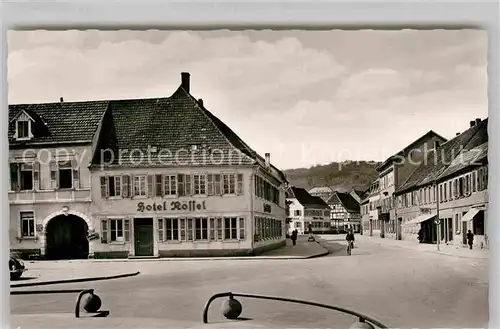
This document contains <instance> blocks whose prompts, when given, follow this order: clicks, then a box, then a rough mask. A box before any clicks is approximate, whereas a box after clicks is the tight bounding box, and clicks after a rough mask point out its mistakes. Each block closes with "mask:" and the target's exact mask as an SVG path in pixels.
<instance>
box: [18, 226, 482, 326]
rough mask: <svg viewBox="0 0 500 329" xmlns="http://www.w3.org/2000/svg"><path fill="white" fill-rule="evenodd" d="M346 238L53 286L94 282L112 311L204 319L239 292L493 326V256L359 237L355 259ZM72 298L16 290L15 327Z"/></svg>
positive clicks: (261, 317) (338, 317)
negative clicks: (304, 252) (282, 253)
mask: <svg viewBox="0 0 500 329" xmlns="http://www.w3.org/2000/svg"><path fill="white" fill-rule="evenodd" d="M342 240H343V236H334V237H331V239H330V240H329V241H326V240H324V241H323V242H322V244H323V245H324V246H326V247H327V248H328V249H329V250H330V251H331V252H332V253H331V254H330V255H329V256H326V257H321V258H314V259H305V260H220V261H182V262H168V261H167V262H165V261H163V262H162V261H158V262H121V263H118V262H117V263H115V262H102V263H91V264H92V268H94V269H95V271H98V269H99V268H101V269H102V271H103V272H104V271H106V269H107V268H108V267H112V268H115V271H116V270H117V269H118V268H119V269H120V270H122V271H127V272H133V271H141V274H140V275H139V276H137V277H131V278H124V279H117V280H111V281H101V282H87V283H79V284H64V285H58V286H57V287H55V286H54V287H51V289H52V288H53V289H62V288H73V289H74V288H95V289H96V292H97V293H98V294H99V295H100V296H101V297H102V298H103V302H104V305H103V308H105V309H109V310H111V315H110V316H111V317H133V318H155V319H161V318H168V319H170V320H174V321H181V320H182V321H195V322H199V321H201V313H202V310H203V306H204V304H205V302H206V301H207V300H208V298H209V297H210V296H211V295H212V294H215V293H218V292H226V291H233V292H241V293H255V294H265V295H274V296H282V297H290V298H299V299H305V300H310V301H316V302H322V303H327V304H333V305H338V306H342V307H347V308H352V309H354V310H356V311H359V312H361V313H364V314H366V315H368V316H372V317H374V318H376V319H378V320H379V321H381V322H383V323H385V324H387V325H388V326H389V327H391V328H431V327H433V328H445V327H446V328H458V327H460V328H464V327H469V328H485V327H487V325H488V266H487V259H480V258H479V259H465V258H460V257H444V256H441V255H437V254H433V253H427V252H421V251H417V250H410V249H402V248H394V247H387V246H384V245H381V244H379V243H376V242H373V241H371V240H369V239H358V240H360V241H357V243H356V246H355V249H354V250H353V254H352V256H350V257H347V256H346V255H345V249H344V245H345V243H344V242H343V241H342ZM365 240H366V241H365ZM47 264H49V263H47ZM41 288H44V289H46V288H47V287H41ZM74 298H75V296H74V295H38V296H37V295H33V296H12V297H11V310H12V313H13V314H14V316H13V318H12V320H13V324H15V323H16V315H19V314H27V313H60V312H71V310H72V308H73V306H72V305H73V303H74ZM173 301H175V302H173ZM241 301H242V303H243V307H244V310H243V314H242V316H244V317H246V318H251V319H254V320H255V321H258V322H260V323H269V324H272V325H274V326H276V325H278V326H279V327H282V328H299V327H301V328H333V327H335V328H348V327H349V326H350V325H351V324H352V322H353V321H354V320H355V319H353V318H352V317H351V316H347V315H342V314H339V313H336V312H331V311H326V310H322V309H316V308H312V307H308V306H300V305H294V304H287V303H279V302H274V301H259V300H257V301H256V300H248V299H241ZM219 305H220V304H217V302H216V304H215V305H214V306H213V310H212V312H211V314H210V317H211V319H212V320H213V321H218V320H221V315H220V314H219V311H218V308H219Z"/></svg>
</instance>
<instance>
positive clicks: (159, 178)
mask: <svg viewBox="0 0 500 329" xmlns="http://www.w3.org/2000/svg"><path fill="white" fill-rule="evenodd" d="M164 186H165V184H164V182H163V175H155V196H160V197H161V196H163V195H164V194H165V191H163V189H164Z"/></svg>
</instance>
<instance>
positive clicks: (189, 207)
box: [137, 200, 207, 212]
mask: <svg viewBox="0 0 500 329" xmlns="http://www.w3.org/2000/svg"><path fill="white" fill-rule="evenodd" d="M206 209H207V207H206V204H205V200H203V201H194V200H190V201H163V202H159V203H156V202H153V203H145V202H139V203H137V211H139V212H144V211H196V210H206Z"/></svg>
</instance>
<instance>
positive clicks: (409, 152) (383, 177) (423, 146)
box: [371, 130, 446, 240]
mask: <svg viewBox="0 0 500 329" xmlns="http://www.w3.org/2000/svg"><path fill="white" fill-rule="evenodd" d="M444 142H446V139H445V138H444V137H442V136H440V135H438V134H437V133H435V132H434V131H432V130H431V131H429V132H427V133H426V134H424V135H422V136H421V137H420V138H418V139H417V140H415V141H414V142H412V143H411V144H409V145H408V146H407V147H405V148H404V149H403V150H401V151H399V152H398V153H396V154H394V155H393V156H391V157H389V158H388V159H387V160H385V161H384V162H383V163H382V164H381V165H380V166H379V167H377V171H378V173H379V177H378V189H377V190H378V193H379V198H378V199H377V202H378V205H374V206H372V207H371V208H372V209H373V210H372V211H376V212H377V213H378V216H379V218H378V220H377V221H376V222H375V225H376V227H375V228H374V229H373V231H376V233H377V234H376V236H380V237H382V238H391V239H397V240H400V239H402V231H403V228H402V223H403V218H404V216H403V214H399V213H398V209H397V207H396V200H395V195H394V193H395V191H396V190H397V189H398V188H399V187H400V186H401V185H402V184H403V183H404V182H405V181H406V180H407V179H408V177H409V176H410V175H411V174H412V173H413V172H414V171H415V170H416V168H417V167H418V166H419V164H420V162H422V159H424V158H425V157H426V156H427V154H428V153H429V152H433V150H435V149H436V148H437V147H439V145H441V144H442V143H444Z"/></svg>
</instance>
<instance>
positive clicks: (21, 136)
mask: <svg viewBox="0 0 500 329" xmlns="http://www.w3.org/2000/svg"><path fill="white" fill-rule="evenodd" d="M13 120H15V134H14V138H16V139H17V140H27V139H30V138H32V137H33V132H32V131H31V130H32V126H31V122H32V121H33V118H32V117H31V116H29V115H28V113H26V112H25V111H20V112H19V113H18V114H17V115H16V116H15V117H14V119H13Z"/></svg>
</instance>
